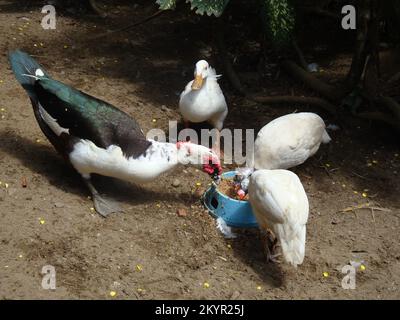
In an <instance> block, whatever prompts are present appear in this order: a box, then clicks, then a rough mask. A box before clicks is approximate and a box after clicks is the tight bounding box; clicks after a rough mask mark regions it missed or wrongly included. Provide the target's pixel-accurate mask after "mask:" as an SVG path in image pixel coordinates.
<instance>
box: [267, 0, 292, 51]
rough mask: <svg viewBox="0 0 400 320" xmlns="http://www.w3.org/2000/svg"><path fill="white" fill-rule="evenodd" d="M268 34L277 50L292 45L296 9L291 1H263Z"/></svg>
mask: <svg viewBox="0 0 400 320" xmlns="http://www.w3.org/2000/svg"><path fill="white" fill-rule="evenodd" d="M262 1H263V13H262V16H263V19H264V23H265V27H266V32H267V34H268V36H269V38H270V40H271V41H272V44H273V45H274V46H275V47H276V48H282V47H286V46H288V45H289V44H290V42H291V39H292V36H293V32H294V27H295V14H294V8H293V6H292V5H291V3H290V1H289V0H262Z"/></svg>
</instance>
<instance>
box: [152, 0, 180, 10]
mask: <svg viewBox="0 0 400 320" xmlns="http://www.w3.org/2000/svg"><path fill="white" fill-rule="evenodd" d="M176 1H177V0H157V1H156V3H157V4H158V5H159V6H160V10H173V9H175V7H176Z"/></svg>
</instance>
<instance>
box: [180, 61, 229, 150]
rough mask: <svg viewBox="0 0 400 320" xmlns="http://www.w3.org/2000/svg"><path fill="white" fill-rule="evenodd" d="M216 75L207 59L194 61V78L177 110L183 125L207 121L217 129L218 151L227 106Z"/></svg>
mask: <svg viewBox="0 0 400 320" xmlns="http://www.w3.org/2000/svg"><path fill="white" fill-rule="evenodd" d="M218 78H219V76H218V75H216V72H215V69H213V68H212V67H211V66H210V65H209V64H208V62H207V61H205V60H200V61H198V62H197V63H196V67H195V71H194V80H192V81H190V82H189V83H188V84H187V85H186V87H185V90H184V91H183V92H182V93H181V95H180V99H179V110H180V112H181V114H182V117H183V120H184V122H185V125H186V126H188V123H189V122H195V123H198V122H204V121H207V122H209V123H210V124H211V125H212V126H213V127H214V128H216V129H217V137H216V149H217V151H219V140H220V131H221V130H222V128H223V126H224V120H225V118H226V116H227V115H228V106H227V104H226V101H225V97H224V94H223V93H222V90H221V88H220V86H219V84H218Z"/></svg>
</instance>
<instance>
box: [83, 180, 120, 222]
mask: <svg viewBox="0 0 400 320" xmlns="http://www.w3.org/2000/svg"><path fill="white" fill-rule="evenodd" d="M84 181H85V183H86V185H87V187H88V189H89V190H90V192H91V194H92V199H93V204H94V208H95V209H96V211H97V213H98V214H100V215H101V216H103V217H107V216H108V215H109V214H110V213H117V212H123V210H122V209H121V207H120V206H119V205H118V203H117V202H115V201H114V200H110V199H107V198H105V197H103V196H102V195H100V193H99V192H98V191H97V190H96V188H95V187H94V186H93V184H92V182H91V180H90V179H85V178H84Z"/></svg>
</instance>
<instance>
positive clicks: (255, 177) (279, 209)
mask: <svg viewBox="0 0 400 320" xmlns="http://www.w3.org/2000/svg"><path fill="white" fill-rule="evenodd" d="M248 193H249V202H250V204H251V207H252V209H253V213H254V215H255V217H256V219H257V222H258V224H259V226H260V229H261V231H263V232H264V233H266V234H267V235H269V234H270V233H269V230H272V231H273V232H274V234H275V236H276V238H277V240H279V243H280V245H281V247H282V254H283V258H284V260H285V261H286V262H287V263H289V264H291V265H293V266H294V267H297V265H299V264H302V263H303V259H304V253H305V245H306V223H307V219H308V212H309V204H308V198H307V195H306V192H305V191H304V188H303V185H302V184H301V182H300V179H299V178H298V176H297V175H296V174H295V173H293V172H291V171H288V170H281V169H278V170H256V171H254V172H253V173H251V176H250V183H249V189H248ZM267 239H269V240H270V238H267ZM275 244H276V242H273V243H272V244H267V245H266V250H267V254H268V259H269V260H272V261H274V257H276V254H275V252H274V249H275Z"/></svg>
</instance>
